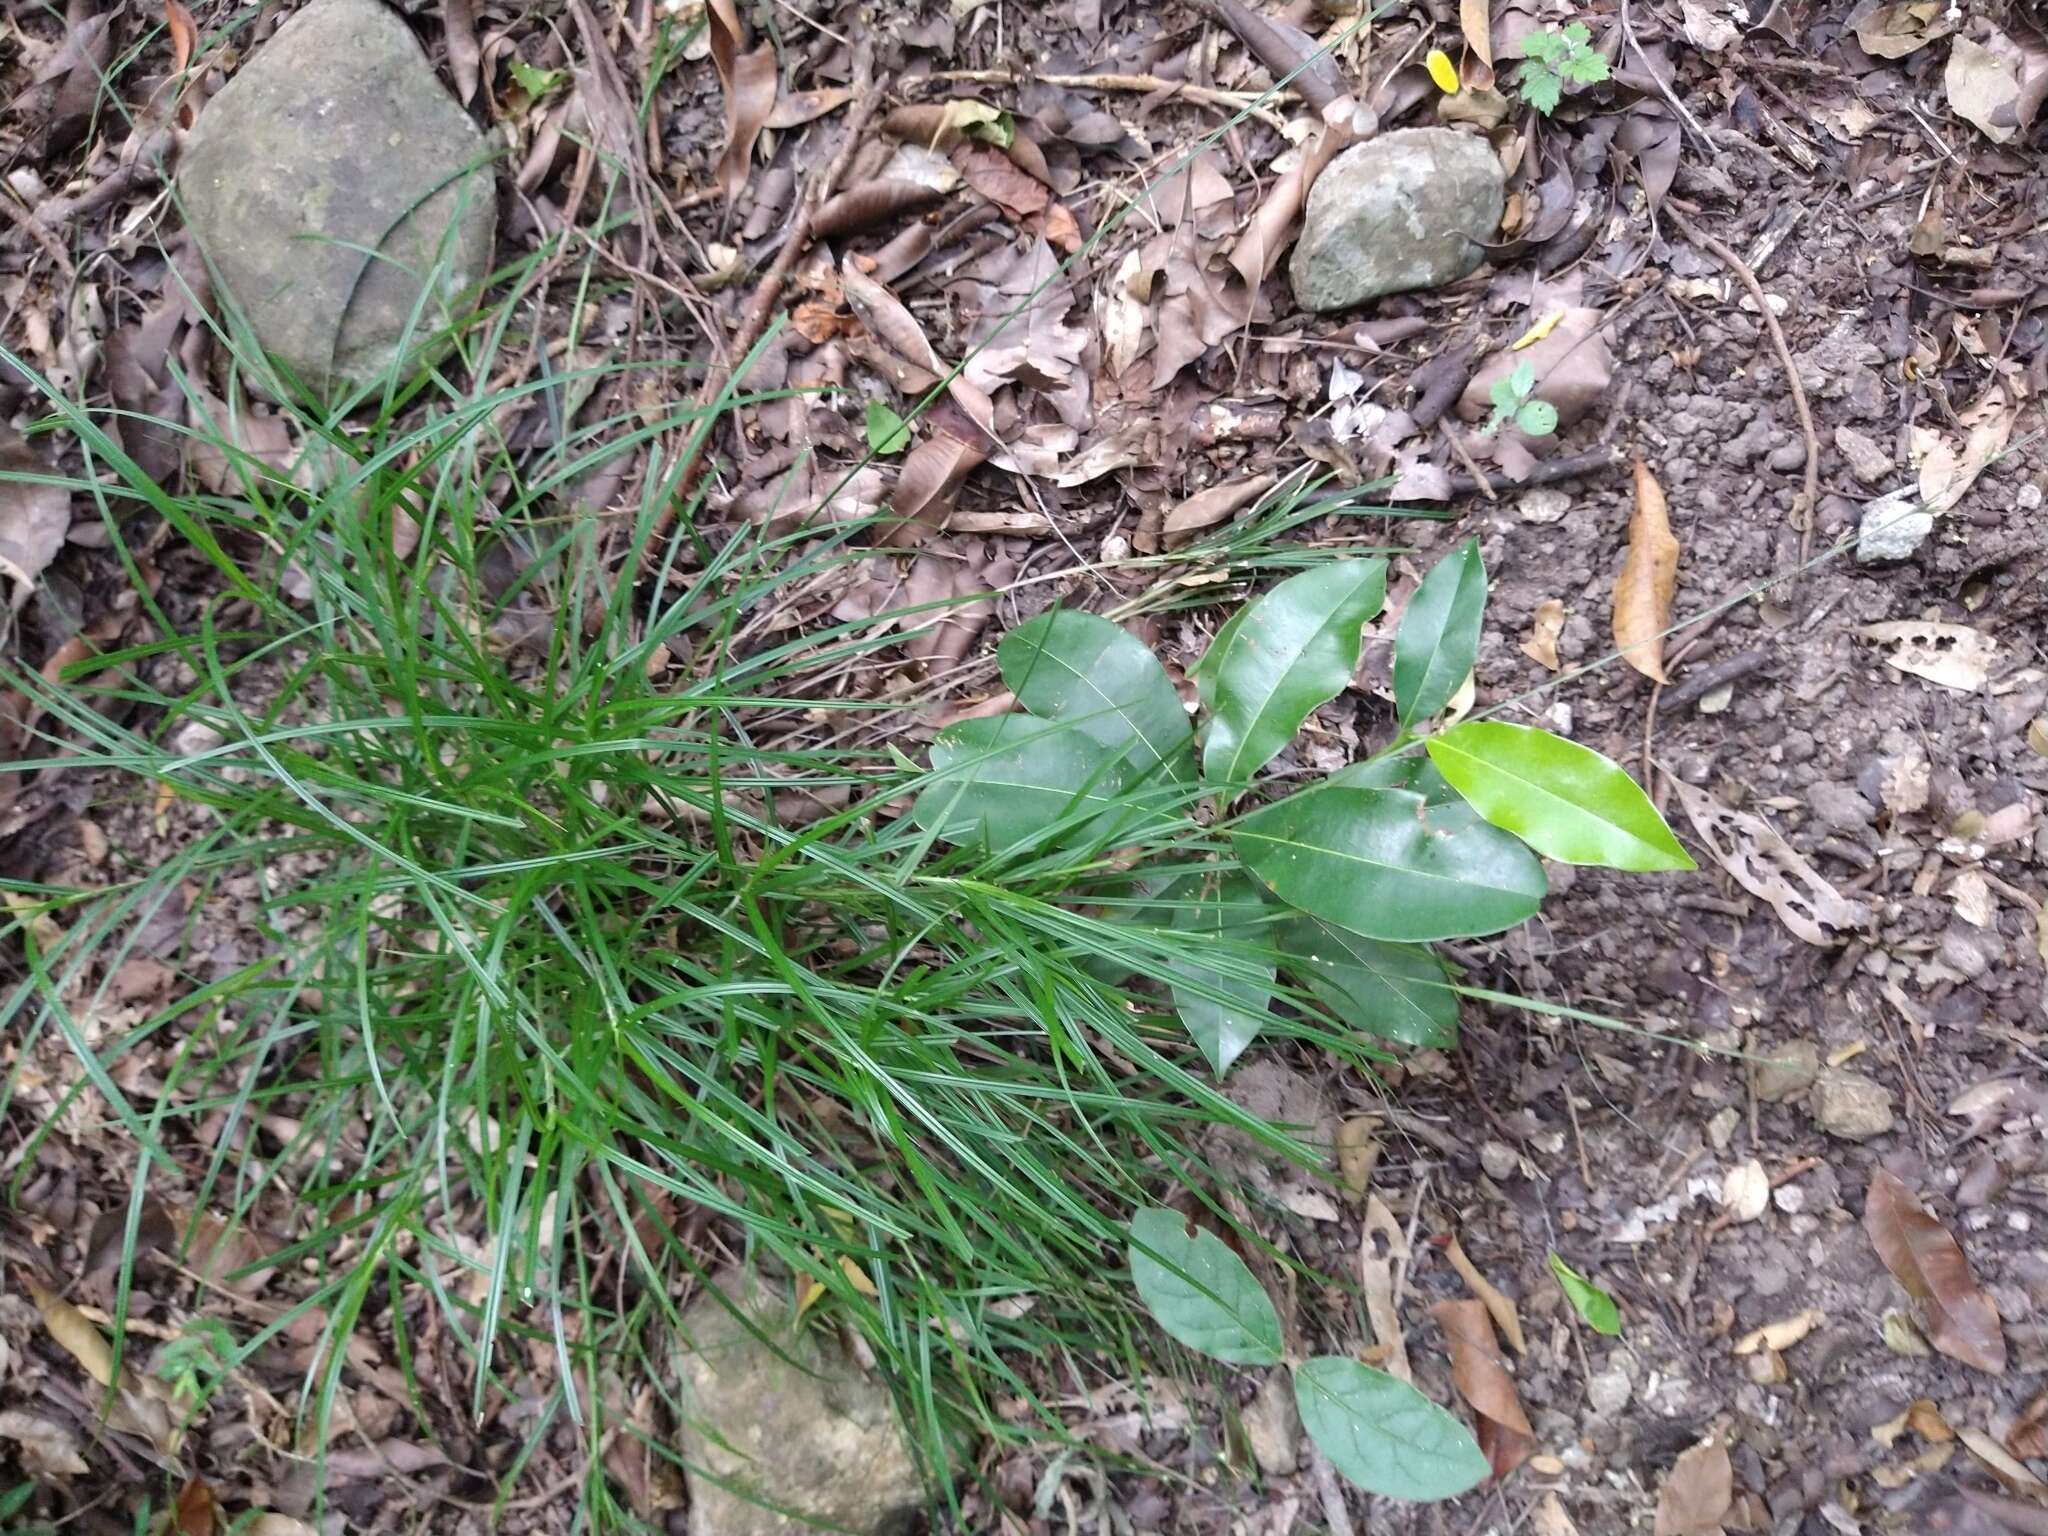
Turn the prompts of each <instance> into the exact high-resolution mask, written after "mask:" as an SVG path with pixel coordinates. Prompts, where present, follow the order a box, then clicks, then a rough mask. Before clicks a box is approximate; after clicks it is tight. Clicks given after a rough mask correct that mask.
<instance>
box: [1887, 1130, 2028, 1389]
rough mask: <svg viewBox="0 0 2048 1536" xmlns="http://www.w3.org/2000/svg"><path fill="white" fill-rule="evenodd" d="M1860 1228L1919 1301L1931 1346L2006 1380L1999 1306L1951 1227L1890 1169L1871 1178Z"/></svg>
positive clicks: (1894, 1275)
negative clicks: (1979, 1281) (1951, 1233)
mask: <svg viewBox="0 0 2048 1536" xmlns="http://www.w3.org/2000/svg"><path fill="white" fill-rule="evenodd" d="M1863 1230H1864V1231H1865V1232H1867V1233H1869V1234H1870V1244H1871V1246H1872V1247H1873V1248H1875V1249H1876V1250H1877V1256H1878V1257H1879V1258H1881V1259H1883V1260H1884V1267H1885V1268H1886V1269H1888V1270H1890V1271H1891V1272H1892V1276H1893V1278H1894V1279H1896V1280H1897V1281H1898V1282H1899V1284H1901V1285H1903V1286H1904V1287H1905V1288H1906V1290H1907V1293H1908V1294H1910V1295H1911V1296H1912V1297H1913V1299H1914V1300H1915V1301H1917V1302H1919V1303H1920V1311H1921V1320H1922V1322H1923V1323H1924V1324H1925V1327H1926V1332H1927V1342H1928V1343H1930V1344H1932V1345H1933V1346H1934V1347H1935V1348H1936V1349H1938V1350H1940V1351H1941V1352H1942V1353H1943V1354H1944V1355H1947V1356H1948V1357H1949V1358H1950V1359H1953V1360H1960V1361H1962V1362H1963V1364H1965V1365H1974V1366H1975V1367H1976V1368H1977V1369H1978V1370H1980V1371H1989V1372H1990V1373H1991V1374H1992V1375H1994V1376H1998V1375H2002V1374H2003V1373H2004V1371H2005V1333H2004V1331H2003V1329H2002V1328H2001V1327H2000V1326H1999V1321H1998V1308H1997V1306H1996V1305H1994V1304H1993V1302H1992V1300H1991V1297H1990V1296H1989V1295H1988V1294H1986V1293H1985V1291H1984V1290H1983V1289H1982V1287H1980V1286H1979V1285H1978V1284H1977V1280H1976V1277H1975V1276H1974V1275H1972V1274H1971V1273H1970V1261H1969V1260H1968V1259H1966V1258H1964V1257H1963V1250H1962V1249H1961V1248H1959V1247H1957V1246H1956V1240H1955V1239H1954V1238H1953V1237H1950V1236H1949V1234H1948V1228H1946V1227H1944V1226H1943V1225H1942V1224H1941V1223H1940V1222H1939V1221H1936V1220H1935V1219H1934V1215H1933V1213H1932V1212H1930V1211H1929V1210H1928V1209H1927V1207H1926V1206H1924V1205H1922V1204H1921V1203H1920V1202H1919V1201H1918V1200H1917V1199H1915V1198H1914V1196H1913V1192H1912V1191H1911V1190H1910V1189H1908V1188H1906V1186H1905V1185H1904V1184H1903V1183H1901V1182H1900V1181H1899V1180H1898V1178H1897V1177H1896V1176H1894V1175H1893V1174H1891V1173H1889V1172H1887V1171H1886V1170H1885V1169H1882V1168H1880V1169H1878V1170H1877V1172H1875V1173H1873V1174H1872V1175H1871V1176H1870V1194H1869V1195H1868V1197H1867V1198H1866V1199H1865V1200H1864V1204H1863Z"/></svg>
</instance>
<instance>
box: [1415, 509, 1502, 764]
mask: <svg viewBox="0 0 2048 1536" xmlns="http://www.w3.org/2000/svg"><path fill="white" fill-rule="evenodd" d="M1485 609H1486V566H1485V564H1484V562H1482V561H1481V560H1480V558H1479V540H1477V539H1476V538H1475V539H1467V540H1466V541H1465V542H1464V543H1463V544H1461V545H1459V546H1458V547H1457V548H1456V549H1454V550H1452V551H1451V552H1450V553H1449V554H1448V555H1445V556H1444V557H1443V558H1442V559H1441V560H1439V561H1437V563H1436V564H1435V565H1434V566H1433V567H1431V569H1430V573H1429V574H1428V575H1427V576H1425V577H1423V578H1422V585H1421V586H1419V587H1417V588H1416V589H1415V595H1414V596H1413V597H1411V598H1410V599H1409V600H1408V611H1407V612H1406V613H1404V614H1402V615H1401V628H1400V632H1399V633H1398V634H1396V635H1395V636H1394V704H1395V708H1396V709H1397V710H1398V711H1399V714H1400V720H1401V724H1402V726H1403V727H1410V726H1413V725H1414V724H1415V722H1416V721H1418V720H1427V719H1429V718H1430V716H1432V715H1434V714H1437V713H1438V712H1439V711H1441V710H1442V709H1443V707H1444V705H1446V704H1448V703H1449V702H1450V699H1451V695H1452V694H1454V693H1456V692H1457V691H1458V685H1459V684H1460V683H1462V682H1464V681H1465V676H1466V674H1467V673H1469V672H1470V671H1471V670H1472V662H1473V659H1474V658H1475V657H1476V656H1478V654H1479V621H1480V617H1481V615H1482V614H1483V613H1484V611H1485Z"/></svg>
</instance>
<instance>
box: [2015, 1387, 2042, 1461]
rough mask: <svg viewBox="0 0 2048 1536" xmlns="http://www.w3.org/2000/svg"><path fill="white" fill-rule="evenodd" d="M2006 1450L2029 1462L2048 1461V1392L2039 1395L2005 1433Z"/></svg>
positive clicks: (2036, 1395) (2021, 1411)
mask: <svg viewBox="0 0 2048 1536" xmlns="http://www.w3.org/2000/svg"><path fill="white" fill-rule="evenodd" d="M2005 1444H2006V1448H2007V1449H2008V1450H2010V1451H2011V1452H2012V1453H2013V1455H2015V1456H2024V1457H2025V1458H2026V1459H2027V1460H2029V1461H2043V1460H2048V1392H2041V1393H2037V1394H2035V1396H2034V1399H2033V1401H2031V1402H2029V1403H2028V1404H2027V1406H2026V1407H2025V1408H2023V1409H2021V1410H2020V1416H2019V1417H2018V1418H2017V1419H2015V1420H2014V1421H2013V1426H2012V1428H2011V1429H2009V1430H2007V1431H2006V1432H2005Z"/></svg>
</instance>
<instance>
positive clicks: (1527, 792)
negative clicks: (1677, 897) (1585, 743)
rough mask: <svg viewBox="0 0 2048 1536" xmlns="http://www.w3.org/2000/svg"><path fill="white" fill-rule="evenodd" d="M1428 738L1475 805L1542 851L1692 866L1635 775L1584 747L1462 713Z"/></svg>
mask: <svg viewBox="0 0 2048 1536" xmlns="http://www.w3.org/2000/svg"><path fill="white" fill-rule="evenodd" d="M1427 746H1428V748H1429V758H1430V761H1431V762H1433V763H1435V764H1436V766H1437V771H1438V772H1440V773H1441V774H1442V775H1443V776H1444V777H1445V778H1446V779H1448V780H1449V781H1450V783H1451V787H1452V788H1453V789H1455V790H1457V792H1458V793H1459V794H1461V795H1463V796H1464V797H1465V799H1466V800H1467V801H1469V802H1470V803H1471V805H1472V807H1473V809H1474V810H1476V811H1478V812H1479V814H1480V815H1482V816H1484V817H1485V818H1486V819H1487V820H1488V821H1490V822H1492V823H1493V824H1494V825H1495V826H1497V827H1501V828H1504V829H1505V830H1507V831H1509V832H1512V833H1514V834H1515V836H1517V837H1519V838H1521V839H1522V841H1524V842H1525V843H1527V844H1528V845H1529V846H1530V847H1531V848H1534V849H1535V850H1536V851H1537V852H1538V853H1540V854H1542V855H1543V856H1544V857H1545V858H1550V859H1556V860H1558V861H1559V862H1560V863H1564V864H1603V865H1606V866H1607V867H1608V868H1610V869H1632V870H1657V869H1692V868H1694V867H1695V866H1694V864H1693V861H1692V858H1691V856H1690V855H1689V854H1687V853H1686V851H1685V849H1684V848H1682V847H1680V846H1679V842H1678V839H1677V838H1675V837H1673V836H1672V835H1671V829H1670V828H1669V827H1667V826H1666V825H1665V824H1664V818H1663V817H1661V816H1659V815H1658V814H1657V808H1656V807H1655V806H1654V805H1652V804H1651V803H1650V799H1649V796H1647V795H1645V794H1644V793H1643V792H1642V790H1641V789H1640V788H1638V787H1637V785H1636V781H1635V780H1634V779H1631V778H1630V777H1629V776H1628V775H1627V774H1626V773H1624V772H1622V770H1621V768H1620V766H1619V765H1618V764H1616V763H1614V762H1612V761H1610V760H1609V759H1607V758H1605V757H1602V756H1601V755H1600V754H1599V753H1598V752H1595V751H1594V750H1593V749H1592V748H1590V747H1582V746H1580V745H1579V744H1578V743H1577V742H1575V741H1567V740H1566V739H1565V738H1564V737H1562V736H1554V735H1552V734H1551V733H1550V732H1549V731H1539V730H1536V729H1534V728H1533V727H1531V726H1526V725H1509V724H1507V723H1505V722H1504V721H1499V720H1467V721H1464V722H1463V723H1462V724H1459V725H1454V726H1452V727H1451V728H1450V729H1449V730H1448V731H1445V732H1443V733H1442V734H1441V735H1438V736H1432V737H1431V738H1430V739H1429V741H1428V743H1427Z"/></svg>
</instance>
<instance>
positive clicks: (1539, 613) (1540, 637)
mask: <svg viewBox="0 0 2048 1536" xmlns="http://www.w3.org/2000/svg"><path fill="white" fill-rule="evenodd" d="M1563 633H1564V603H1563V602H1562V601H1560V600H1559V599H1557V598H1554V597H1553V598H1550V599H1548V600H1547V601H1545V602H1541V603H1538V604H1537V605H1536V616H1535V618H1534V619H1533V620H1531V622H1530V624H1529V637H1528V639H1526V640H1524V641H1523V642H1522V654H1523V655H1524V656H1526V657H1528V658H1529V659H1530V660H1531V661H1533V662H1535V663H1536V664H1537V665H1538V666H1542V667H1548V668H1549V669H1550V670H1551V671H1553V672H1555V671H1557V670H1558V668H1560V667H1561V666H1563V665H1564V663H1562V662H1561V661H1559V660H1558V658H1557V640H1558V637H1559V636H1560V635H1562V634H1563Z"/></svg>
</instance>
